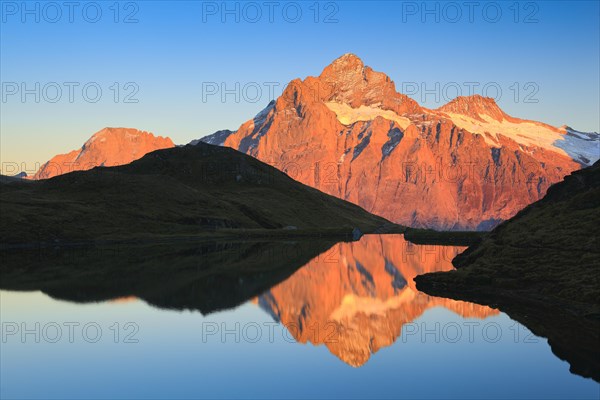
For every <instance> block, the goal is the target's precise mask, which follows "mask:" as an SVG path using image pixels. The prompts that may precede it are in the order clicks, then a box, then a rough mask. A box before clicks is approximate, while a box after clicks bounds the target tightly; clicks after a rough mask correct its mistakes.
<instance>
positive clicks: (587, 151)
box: [554, 127, 600, 167]
mask: <svg viewBox="0 0 600 400" xmlns="http://www.w3.org/2000/svg"><path fill="white" fill-rule="evenodd" d="M563 129H564V130H565V132H566V133H565V134H564V135H562V137H561V138H560V139H559V140H557V141H556V142H554V146H556V147H558V148H559V149H562V150H564V151H565V152H567V154H568V155H569V156H571V158H573V160H575V161H577V162H578V163H580V164H581V165H583V166H584V167H589V166H590V165H592V164H594V163H595V162H596V161H598V159H600V134H598V133H597V132H579V131H576V130H574V129H572V128H569V127H565V128H563Z"/></svg>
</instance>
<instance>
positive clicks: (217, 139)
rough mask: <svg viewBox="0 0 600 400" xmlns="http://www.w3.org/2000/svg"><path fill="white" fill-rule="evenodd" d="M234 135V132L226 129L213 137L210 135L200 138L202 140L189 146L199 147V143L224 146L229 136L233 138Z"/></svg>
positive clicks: (194, 141) (195, 141)
mask: <svg viewBox="0 0 600 400" xmlns="http://www.w3.org/2000/svg"><path fill="white" fill-rule="evenodd" d="M232 133H233V131H230V130H229V129H224V130H222V131H217V132H215V133H213V134H212V135H208V136H204V137H203V138H200V139H196V140H192V141H191V142H190V143H189V144H191V145H197V144H198V143H200V142H202V143H207V144H214V145H215V146H223V144H224V143H225V140H227V138H228V137H229V136H231V134H232Z"/></svg>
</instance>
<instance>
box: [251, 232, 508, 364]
mask: <svg viewBox="0 0 600 400" xmlns="http://www.w3.org/2000/svg"><path fill="white" fill-rule="evenodd" d="M463 249H464V248H462V247H453V246H430V245H428V246H422V245H415V244H412V243H410V242H408V241H406V240H404V238H403V237H402V236H401V235H367V236H364V237H362V238H361V239H360V241H358V242H350V243H338V244H336V245H334V246H333V247H332V248H331V249H329V250H327V251H326V252H324V253H323V254H321V255H320V256H319V257H316V258H314V259H313V260H311V261H310V262H308V263H307V264H306V265H305V266H304V267H303V268H301V269H299V270H298V271H296V272H295V273H294V274H293V275H292V276H291V277H290V278H289V279H287V280H285V281H284V282H282V283H280V284H279V285H277V286H275V287H273V288H271V289H269V290H268V291H266V292H265V293H263V294H262V295H261V296H259V297H258V299H257V303H258V305H259V306H260V307H261V308H263V309H264V310H266V311H267V312H268V313H269V314H270V315H272V316H273V318H274V319H275V320H276V321H277V322H280V323H282V324H283V325H284V326H286V327H287V329H288V330H289V332H290V334H291V335H292V336H293V337H294V338H295V339H296V340H297V341H298V342H300V343H307V342H311V343H313V344H314V345H320V344H323V345H325V346H326V347H327V348H328V349H329V351H331V352H332V353H333V354H334V355H336V356H337V357H339V358H340V359H341V360H342V361H344V362H345V363H347V364H349V365H351V366H354V367H360V366H362V365H363V364H365V363H366V362H367V361H368V360H369V358H370V357H371V356H372V355H373V354H374V353H376V352H377V351H378V350H380V349H381V348H383V347H387V346H391V345H392V344H393V343H394V342H395V341H396V340H397V339H398V338H399V337H400V335H401V333H402V329H403V327H404V326H405V324H408V323H411V322H413V321H415V320H416V319H417V318H419V317H420V316H421V315H423V313H425V311H427V310H429V309H432V308H434V307H445V308H447V309H449V310H451V311H453V312H455V313H457V314H459V315H461V316H463V317H465V318H482V319H483V318H486V317H488V316H492V315H497V314H498V311H497V310H493V309H491V308H488V307H484V306H480V305H477V304H472V303H465V302H462V301H455V300H450V299H443V298H438V297H432V296H428V295H426V294H425V293H422V292H420V291H418V290H417V289H416V287H415V283H414V282H413V278H414V277H415V276H416V275H419V274H423V273H426V272H434V271H448V270H450V269H452V264H451V263H450V260H451V259H452V257H454V256H455V255H456V254H457V253H459V252H460V251H462V250H463Z"/></svg>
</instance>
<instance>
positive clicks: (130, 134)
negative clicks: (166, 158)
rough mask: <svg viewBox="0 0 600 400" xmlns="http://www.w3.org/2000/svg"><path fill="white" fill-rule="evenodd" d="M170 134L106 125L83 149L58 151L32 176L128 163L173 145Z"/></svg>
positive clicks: (42, 177) (39, 177)
mask: <svg viewBox="0 0 600 400" xmlns="http://www.w3.org/2000/svg"><path fill="white" fill-rule="evenodd" d="M174 146H175V145H174V144H173V142H172V141H171V139H169V138H165V137H162V136H154V135H153V134H151V133H149V132H143V131H139V130H137V129H130V128H104V129H102V130H101V131H99V132H96V133H95V134H94V135H93V136H92V137H91V138H90V139H89V140H88V141H87V142H85V144H84V145H83V146H82V147H81V149H78V150H73V151H71V152H70V153H67V154H59V155H57V156H55V157H53V158H52V159H51V160H50V161H48V162H47V163H45V164H44V165H42V167H41V168H40V169H39V171H38V172H37V173H36V174H35V175H34V177H33V179H47V178H52V177H53V176H57V175H62V174H65V173H67V172H71V171H84V170H88V169H92V168H94V167H99V166H103V167H113V166H116V165H124V164H129V163H130V162H132V161H134V160H137V159H139V158H142V157H143V156H144V155H145V154H147V153H150V152H151V151H154V150H160V149H165V148H168V147H174Z"/></svg>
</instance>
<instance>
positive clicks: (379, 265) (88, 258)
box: [0, 235, 600, 399]
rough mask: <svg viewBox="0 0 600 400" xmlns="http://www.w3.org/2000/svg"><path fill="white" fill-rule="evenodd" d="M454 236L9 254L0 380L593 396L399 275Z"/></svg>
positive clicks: (41, 385) (529, 345)
mask: <svg viewBox="0 0 600 400" xmlns="http://www.w3.org/2000/svg"><path fill="white" fill-rule="evenodd" d="M179 247H182V248H179ZM462 250H463V248H460V247H441V246H420V245H413V244H411V243H409V242H406V241H405V240H404V239H403V237H402V236H401V235H382V236H378V235H367V236H365V237H363V238H362V239H361V240H360V241H359V242H353V243H337V244H334V243H326V242H323V241H322V242H318V243H308V242H302V243H298V242H294V241H285V242H276V243H260V242H255V243H237V244H236V243H233V244H214V243H213V244H206V245H204V244H203V245H201V246H197V245H196V246H193V247H190V246H177V248H174V246H163V247H160V246H156V247H152V248H145V249H122V248H121V249H114V248H113V249H108V250H106V249H103V250H98V251H94V252H81V251H80V252H78V253H77V252H75V254H73V252H70V253H60V254H54V253H52V254H49V253H44V254H41V255H38V256H29V257H24V256H23V255H16V256H14V257H13V259H12V260H11V259H10V258H9V259H8V265H9V267H6V266H5V267H4V268H5V269H4V270H3V277H2V284H1V288H2V289H4V290H2V291H0V307H1V308H0V311H1V320H2V344H1V346H2V351H1V352H0V364H1V365H0V366H1V377H0V383H1V385H0V386H1V387H0V395H1V397H2V398H115V397H118V398H123V397H134V398H173V397H175V398H201V397H207V398H214V397H225V398H236V397H237V398H239V397H243V398H247V397H254V398H299V397H302V398H305V397H313V398H323V397H337V398H426V399H430V398H590V399H597V398H599V396H600V386H599V385H598V383H596V382H594V381H593V380H591V379H585V378H582V377H580V376H577V375H573V374H571V373H570V372H569V364H568V363H567V362H565V361H562V360H560V359H558V358H557V357H556V356H554V355H553V353H552V351H551V349H550V347H549V345H548V343H547V341H546V339H544V338H538V337H536V336H535V335H532V334H531V332H530V331H529V330H528V329H527V328H526V327H524V326H523V325H521V324H518V323H516V322H514V321H512V320H511V319H510V318H509V317H508V316H507V315H505V314H503V313H501V312H499V311H498V310H495V309H492V308H488V307H485V306H480V305H476V304H472V303H466V302H459V301H453V300H449V299H443V298H436V297H431V296H427V295H425V294H424V293H421V292H419V291H418V290H417V289H416V288H415V285H414V283H413V280H412V279H413V278H414V276H416V275H418V274H422V273H426V272H432V271H442V270H449V269H451V268H452V266H451V263H450V261H451V259H452V258H453V256H454V255H455V254H457V253H459V252H460V251H462ZM73 271H76V273H74V272H73Z"/></svg>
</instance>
